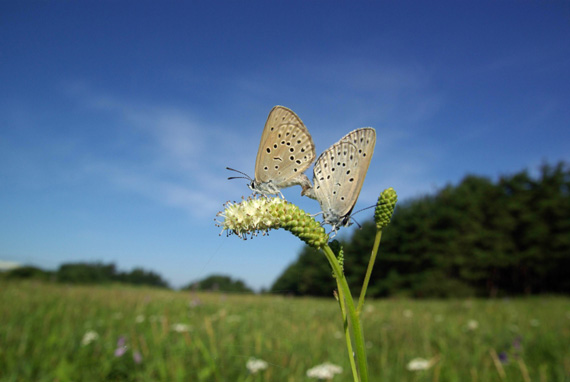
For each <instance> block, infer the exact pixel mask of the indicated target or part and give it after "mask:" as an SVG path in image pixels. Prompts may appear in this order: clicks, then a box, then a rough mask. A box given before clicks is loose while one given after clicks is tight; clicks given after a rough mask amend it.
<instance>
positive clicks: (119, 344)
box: [115, 336, 127, 357]
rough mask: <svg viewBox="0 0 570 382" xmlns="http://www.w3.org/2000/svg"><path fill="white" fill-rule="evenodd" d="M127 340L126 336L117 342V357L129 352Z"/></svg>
mask: <svg viewBox="0 0 570 382" xmlns="http://www.w3.org/2000/svg"><path fill="white" fill-rule="evenodd" d="M126 343H127V339H126V338H125V336H120V337H119V339H118V340H117V348H116V349H115V357H122V356H123V355H124V354H125V353H126V352H127V346H126V345H125V344H126Z"/></svg>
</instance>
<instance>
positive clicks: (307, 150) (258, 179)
mask: <svg viewBox="0 0 570 382" xmlns="http://www.w3.org/2000/svg"><path fill="white" fill-rule="evenodd" d="M315 157H316V153H315V144H314V143H313V139H312V138H311V135H310V134H309V131H308V130H307V128H306V127H305V125H304V124H303V121H301V118H299V117H298V116H297V114H295V113H294V112H293V111H292V110H290V109H288V108H286V107H284V106H275V107H273V109H271V111H270V112H269V116H268V117H267V122H265V127H264V129H263V133H262V134H261V141H260V143H259V148H258V150H257V158H256V160H255V173H254V179H251V177H249V176H248V175H247V174H245V173H243V172H241V171H238V170H234V169H232V168H229V167H227V169H228V170H232V171H236V172H239V173H240V174H242V175H245V177H241V176H238V177H230V178H228V179H236V178H245V179H249V180H250V181H251V182H250V183H249V184H248V187H249V188H250V189H251V190H252V191H253V192H255V193H258V194H261V195H265V196H267V195H278V194H279V195H281V196H283V195H282V194H281V190H282V189H283V188H287V187H292V186H295V185H300V186H301V187H302V188H303V191H302V193H304V192H305V191H306V190H309V189H310V188H311V182H310V181H309V178H308V177H307V175H305V174H304V172H305V171H306V170H307V169H308V168H309V166H310V165H311V163H313V161H314V160H315Z"/></svg>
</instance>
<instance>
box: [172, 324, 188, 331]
mask: <svg viewBox="0 0 570 382" xmlns="http://www.w3.org/2000/svg"><path fill="white" fill-rule="evenodd" d="M191 329H192V327H191V326H190V325H188V324H173V325H172V330H174V331H175V332H177V333H184V332H189V331H190V330H191Z"/></svg>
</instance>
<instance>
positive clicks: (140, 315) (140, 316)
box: [135, 314, 145, 324]
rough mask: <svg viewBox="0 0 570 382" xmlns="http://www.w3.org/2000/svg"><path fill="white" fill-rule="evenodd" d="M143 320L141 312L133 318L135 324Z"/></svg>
mask: <svg viewBox="0 0 570 382" xmlns="http://www.w3.org/2000/svg"><path fill="white" fill-rule="evenodd" d="M144 320H145V317H144V316H143V315H142V314H139V315H138V316H137V317H136V318H135V322H136V323H137V324H140V323H142V322H144Z"/></svg>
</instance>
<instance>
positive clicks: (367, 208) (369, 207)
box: [351, 204, 376, 216]
mask: <svg viewBox="0 0 570 382" xmlns="http://www.w3.org/2000/svg"><path fill="white" fill-rule="evenodd" d="M374 207H376V204H374V205H373V206H368V207H364V208H363V209H361V210H358V211H356V212H353V213H352V214H351V216H352V215H354V214H357V213H359V212H362V211H366V210H369V209H371V208H374Z"/></svg>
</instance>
